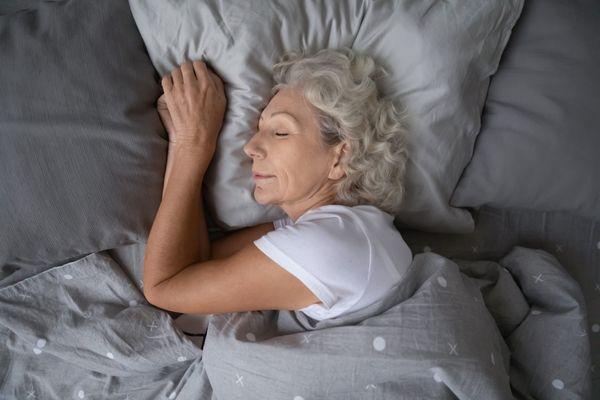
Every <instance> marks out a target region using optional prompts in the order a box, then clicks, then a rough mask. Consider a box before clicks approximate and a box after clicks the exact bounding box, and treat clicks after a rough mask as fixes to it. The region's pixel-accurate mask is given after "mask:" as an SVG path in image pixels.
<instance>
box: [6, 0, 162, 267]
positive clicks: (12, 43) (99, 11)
mask: <svg viewBox="0 0 600 400" xmlns="http://www.w3.org/2000/svg"><path fill="white" fill-rule="evenodd" d="M0 37H1V38H2V39H1V40H0V55H1V56H0V182H1V185H0V266H5V265H13V266H25V265H32V264H37V265H40V264H43V265H47V264H51V263H54V262H57V261H59V260H64V259H68V258H70V257H73V256H77V255H83V254H87V253H91V252H96V251H100V250H103V249H109V248H114V247H118V246H121V245H124V244H128V243H134V242H139V241H145V240H146V238H147V236H148V233H149V230H150V228H151V226H152V222H153V219H154V216H155V213H156V211H157V210H158V206H159V204H160V200H161V196H162V183H163V175H164V168H165V164H166V155H167V140H166V139H167V134H166V132H165V131H164V127H163V126H162V124H161V122H160V118H159V116H158V113H157V111H156V108H155V102H156V99H157V98H158V96H160V94H161V88H160V84H159V77H158V74H157V73H156V71H155V70H154V68H153V66H152V63H151V61H150V59H149V58H148V54H147V52H146V49H145V47H144V42H143V41H142V39H141V37H140V34H139V32H138V30H137V27H136V25H135V22H134V20H133V17H132V15H131V11H130V9H129V6H128V4H127V2H124V1H121V0H103V1H96V0H78V1H62V2H39V4H36V5H35V7H34V8H32V9H29V10H22V11H19V12H15V13H10V14H6V15H2V16H0Z"/></svg>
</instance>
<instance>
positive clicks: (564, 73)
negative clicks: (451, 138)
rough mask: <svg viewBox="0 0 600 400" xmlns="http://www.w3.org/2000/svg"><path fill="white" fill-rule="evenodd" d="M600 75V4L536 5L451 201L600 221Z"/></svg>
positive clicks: (496, 85)
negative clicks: (575, 215) (584, 217)
mask: <svg viewBox="0 0 600 400" xmlns="http://www.w3.org/2000/svg"><path fill="white" fill-rule="evenodd" d="M599 72H600V2H598V1H597V0H588V1H582V0H579V1H564V0H528V1H527V2H526V4H525V8H524V10H523V16H522V17H521V19H520V20H519V23H518V24H517V27H516V28H515V32H514V34H513V38H512V39H511V41H510V43H509V45H508V47H507V50H506V52H505V54H504V56H503V58H502V61H501V64H500V67H499V69H498V73H497V74H496V76H495V77H494V78H493V79H492V81H491V86H490V90H489V94H488V99H487V102H486V105H485V110H484V114H483V127H482V130H481V133H480V134H479V137H478V139H477V144H476V147H475V154H474V155H473V159H472V160H471V163H470V164H469V165H468V167H467V168H466V170H465V172H464V175H463V176H462V178H461V179H460V181H459V183H458V186H457V188H456V191H455V192H454V194H453V196H452V200H451V204H452V205H454V206H457V207H480V206H482V205H489V206H493V207H497V208H528V209H534V210H538V211H552V210H556V211H571V212H575V213H577V214H579V215H582V216H586V217H591V218H595V219H596V220H598V219H600V157H599V150H600V75H599V74H598V73H599Z"/></svg>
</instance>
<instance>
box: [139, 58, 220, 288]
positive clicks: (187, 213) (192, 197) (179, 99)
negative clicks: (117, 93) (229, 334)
mask: <svg viewBox="0 0 600 400" xmlns="http://www.w3.org/2000/svg"><path fill="white" fill-rule="evenodd" d="M171 75H172V81H171V76H165V77H163V87H164V90H165V98H166V102H167V105H168V107H169V112H170V115H171V117H172V120H173V127H174V134H176V136H175V137H173V138H171V137H170V139H173V140H170V141H169V150H168V151H169V153H168V159H167V171H166V172H165V182H164V186H163V198H162V201H161V204H160V206H159V209H158V212H157V213H156V216H155V219H154V222H153V224H152V228H151V230H150V234H149V236H148V243H147V246H146V252H145V255H144V278H143V279H144V294H148V293H150V292H151V291H152V288H154V287H155V286H157V285H158V284H160V283H161V282H163V281H165V280H168V279H169V278H171V277H172V276H174V275H176V274H177V273H178V272H180V271H181V270H182V269H184V268H185V267H187V266H188V265H190V264H192V263H195V262H203V261H207V260H209V259H210V240H209V236H208V230H207V228H206V221H205V218H204V207H203V201H202V185H203V181H204V174H205V173H206V170H207V169H208V166H209V164H210V162H211V160H212V157H213V154H214V151H215V149H216V143H217V137H218V135H219V132H220V130H221V125H222V121H223V116H224V111H225V104H226V99H225V94H224V90H223V84H222V82H221V80H220V79H219V78H218V77H217V76H216V75H215V74H214V73H212V72H210V71H209V70H208V69H207V67H206V65H205V64H204V63H203V62H198V61H195V62H194V64H193V66H192V63H189V62H187V63H184V64H182V66H181V70H180V69H175V70H174V71H173V72H172V73H171ZM170 136H171V135H170Z"/></svg>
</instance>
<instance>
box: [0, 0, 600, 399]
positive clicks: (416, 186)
mask: <svg viewBox="0 0 600 400" xmlns="http://www.w3.org/2000/svg"><path fill="white" fill-rule="evenodd" d="M461 4H463V3H461V2H459V1H449V2H448V1H437V0H431V1H424V2H408V1H404V0H398V1H378V0H372V1H358V0H357V1H350V0H348V1H345V2H321V1H316V0H315V1H306V2H302V3H295V2H285V1H273V2H260V1H254V2H246V1H241V0H240V1H228V2H226V1H219V0H211V1H206V2H195V1H181V2H161V1H155V0H130V1H128V2H125V1H119V0H106V1H103V2H94V1H90V0H77V1H75V0H71V1H69V0H47V1H6V2H3V3H2V4H1V5H0V54H3V55H6V56H4V57H2V58H1V59H0V181H2V183H3V184H2V185H1V187H0V226H2V227H3V229H2V231H1V232H0V267H1V269H0V337H2V340H1V341H0V343H1V344H0V398H2V399H4V398H6V399H28V398H44V399H65V398H76V399H131V400H133V399H162V398H165V399H186V400H187V399H234V398H244V399H253V398H256V399H259V398H260V399H281V398H289V399H294V400H300V399H313V398H315V399H316V398H326V399H350V398H356V399H366V398H394V399H398V398H406V399H412V398H440V399H446V398H447V399H456V398H458V399H473V398H477V399H508V398H519V399H563V398H573V399H592V398H600V226H599V225H600V224H599V220H600V218H599V216H600V183H599V182H600V181H598V180H597V179H595V178H594V177H595V176H597V173H598V171H600V164H599V161H598V158H597V150H596V149H597V148H599V146H600V135H599V134H598V133H599V130H600V116H599V115H598V113H597V112H596V110H597V106H598V104H599V102H600V100H599V98H598V93H600V80H598V78H597V74H596V69H597V65H598V63H600V52H598V50H597V49H599V48H600V33H599V32H598V29H597V26H599V25H600V7H599V6H598V4H597V2H594V1H576V2H570V3H569V4H567V3H565V2H564V1H561V0H552V1H550V0H547V1H541V0H526V1H521V0H514V1H506V2H489V1H483V0H481V1H475V2H472V3H471V4H470V5H469V6H463V5H461ZM265 21H268V23H264V22H265ZM549 21H550V22H549ZM400 22H401V23H400ZM277 28H284V29H277ZM256 43H262V44H263V46H260V47H257V46H256V45H255V44H256ZM557 43H558V44H559V45H557ZM342 45H344V46H351V47H353V48H355V49H358V50H363V51H366V50H367V49H369V51H370V52H371V53H372V54H374V55H375V56H376V58H377V59H378V60H380V61H381V62H382V63H383V64H385V65H386V67H387V68H388V70H389V71H390V72H391V74H390V75H389V76H388V77H387V78H386V79H388V80H387V81H384V83H382V85H381V90H382V92H383V93H384V94H385V95H386V96H392V97H394V98H397V99H398V101H399V102H401V103H402V104H403V105H404V106H405V107H406V109H407V111H409V113H410V115H411V116H412V118H413V120H412V121H411V126H412V127H413V132H414V136H413V137H412V139H411V142H410V146H411V147H410V148H411V150H412V153H411V156H410V158H411V160H410V165H409V169H408V176H407V190H408V193H410V194H409V196H408V197H407V198H406V199H405V207H404V208H403V210H402V212H399V213H398V215H396V217H397V218H396V220H395V224H396V226H397V228H398V230H399V231H400V232H401V234H402V236H403V238H404V239H405V240H406V242H407V243H408V245H409V247H410V248H411V250H412V252H413V255H414V260H413V263H412V264H411V266H410V268H409V270H408V272H407V274H406V276H405V277H404V279H403V281H402V282H400V283H399V284H398V285H397V286H396V287H395V288H394V290H392V291H390V292H389V293H388V294H387V295H386V296H385V297H384V298H383V299H381V300H380V301H378V302H376V303H374V304H372V305H370V306H368V307H365V308H363V309H361V310H357V311H354V312H352V313H350V314H347V315H343V316H340V317H338V318H333V319H329V320H323V321H316V320H313V319H311V318H310V317H308V316H306V315H305V314H303V313H301V312H296V311H289V310H261V311H252V312H242V313H225V314H219V315H208V316H203V315H182V314H179V313H173V312H168V311H165V310H162V309H159V308H157V307H154V306H152V305H150V304H149V303H148V302H147V301H146V300H145V298H144V296H143V293H142V289H143V280H142V276H143V256H144V251H145V246H146V240H147V237H148V233H149V230H150V228H151V225H152V221H153V217H154V215H155V213H156V211H157V209H158V206H159V204H160V199H161V194H162V183H163V181H162V179H163V175H164V168H165V165H166V153H167V134H166V132H165V130H164V127H163V126H162V124H161V122H160V119H159V117H158V114H157V112H156V108H155V107H156V104H155V102H156V99H157V98H158V97H159V96H160V94H161V90H160V85H159V80H160V76H161V75H162V74H164V73H165V72H166V71H168V70H169V69H170V68H173V66H174V65H178V64H179V63H181V62H182V61H183V60H184V59H186V58H199V57H204V58H206V59H207V60H208V61H209V62H210V63H211V66H213V67H214V68H215V70H216V71H217V72H218V73H219V75H220V76H221V77H223V78H224V81H225V82H226V83H227V95H228V100H229V106H228V107H230V109H229V111H228V114H227V117H226V121H225V123H224V125H223V131H222V134H221V138H220V142H219V146H218V149H217V152H216V153H215V159H214V161H213V164H212V166H211V168H210V169H209V172H208V174H209V175H208V177H207V182H206V193H207V195H206V202H205V207H206V215H207V225H208V228H209V233H210V236H211V239H216V238H219V237H222V236H223V235H224V234H226V232H227V231H229V230H232V229H238V228H242V227H245V226H251V225H255V224H258V223H261V222H266V221H272V220H274V219H276V218H279V217H281V216H283V214H282V213H281V210H278V209H276V208H270V207H263V206H260V205H258V204H256V203H255V202H254V201H253V199H252V197H251V193H252V192H251V190H250V185H251V180H250V168H249V164H248V162H249V160H244V159H243V157H242V154H240V152H239V149H240V146H241V145H243V143H244V142H245V140H247V138H248V132H249V130H250V129H252V125H253V124H254V123H255V122H256V118H257V116H258V112H259V110H260V109H261V107H262V106H264V105H265V101H266V100H267V99H268V90H269V88H270V87H269V83H270V82H271V81H270V76H269V69H268V68H269V66H270V64H271V63H272V61H273V60H274V59H276V58H277V56H278V55H279V54H280V53H281V52H282V51H283V50H284V49H289V48H293V47H297V46H304V47H305V48H307V49H313V50H314V49H318V48H322V47H336V46H342ZM398 47H402V49H403V52H397V51H394V49H395V48H398ZM386 62H387V63H386ZM416 67H419V68H416ZM433 77H435V79H433ZM449 149H450V150H449Z"/></svg>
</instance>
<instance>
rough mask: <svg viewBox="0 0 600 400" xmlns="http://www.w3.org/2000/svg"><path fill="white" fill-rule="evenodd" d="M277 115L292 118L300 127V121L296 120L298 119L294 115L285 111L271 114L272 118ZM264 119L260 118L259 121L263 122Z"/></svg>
mask: <svg viewBox="0 0 600 400" xmlns="http://www.w3.org/2000/svg"><path fill="white" fill-rule="evenodd" d="M277 114H283V115H287V116H289V117H290V118H292V119H293V120H294V121H295V122H296V124H298V125H300V121H298V119H296V117H294V116H293V115H292V114H290V113H288V112H285V111H276V112H274V113H272V114H271V118H273V117H274V116H275V115H277ZM262 119H263V117H262V115H261V116H260V118H259V121H260V120H262Z"/></svg>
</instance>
